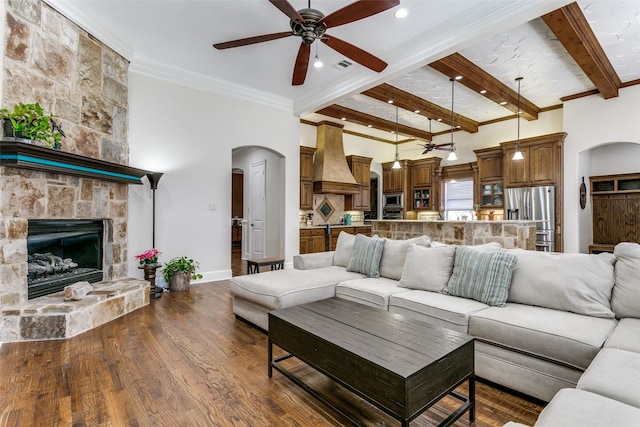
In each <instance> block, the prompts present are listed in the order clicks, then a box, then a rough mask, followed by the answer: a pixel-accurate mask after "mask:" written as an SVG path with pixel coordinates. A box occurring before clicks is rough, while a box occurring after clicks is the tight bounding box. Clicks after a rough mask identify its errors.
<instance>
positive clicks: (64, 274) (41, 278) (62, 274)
mask: <svg viewBox="0 0 640 427" xmlns="http://www.w3.org/2000/svg"><path fill="white" fill-rule="evenodd" d="M103 235H104V223H103V221H102V220H49V219H37V220H29V231H28V234H27V251H28V281H27V282H28V291H27V293H28V299H33V298H37V297H40V296H44V295H49V294H52V293H55V292H60V291H62V290H63V289H64V287H65V286H67V285H69V284H71V283H75V282H79V281H87V282H90V283H93V282H99V281H100V280H102V279H103V276H104V275H103V271H102V269H103V266H102V263H103Z"/></svg>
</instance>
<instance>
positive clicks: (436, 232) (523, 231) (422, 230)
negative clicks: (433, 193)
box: [371, 220, 536, 250]
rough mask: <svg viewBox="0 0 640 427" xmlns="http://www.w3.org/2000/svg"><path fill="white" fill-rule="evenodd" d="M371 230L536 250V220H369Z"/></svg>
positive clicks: (394, 235) (382, 234)
mask: <svg viewBox="0 0 640 427" xmlns="http://www.w3.org/2000/svg"><path fill="white" fill-rule="evenodd" d="M371 224H372V226H371V233H372V234H377V235H378V236H380V237H386V238H389V239H396V240H407V239H411V238H413V237H418V236H429V237H430V238H431V240H433V241H435V242H440V243H446V244H448V245H468V246H475V245H483V244H485V243H491V242H497V243H500V244H501V245H502V247H503V248H507V249H513V248H520V249H527V250H535V249H536V223H535V221H495V222H494V221H403V220H396V221H384V220H382V221H372V222H371Z"/></svg>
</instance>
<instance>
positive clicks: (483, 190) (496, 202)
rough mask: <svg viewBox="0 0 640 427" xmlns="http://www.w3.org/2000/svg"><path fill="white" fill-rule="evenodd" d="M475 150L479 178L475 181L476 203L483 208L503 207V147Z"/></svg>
mask: <svg viewBox="0 0 640 427" xmlns="http://www.w3.org/2000/svg"><path fill="white" fill-rule="evenodd" d="M473 151H474V153H476V158H477V159H478V161H477V169H478V179H477V181H476V182H475V183H474V185H475V197H474V204H477V205H481V206H482V207H483V208H502V207H503V206H504V183H503V180H502V173H503V166H502V163H503V156H504V153H503V152H502V147H491V148H483V149H480V150H473ZM512 156H513V154H512Z"/></svg>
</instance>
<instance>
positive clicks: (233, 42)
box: [213, 31, 293, 49]
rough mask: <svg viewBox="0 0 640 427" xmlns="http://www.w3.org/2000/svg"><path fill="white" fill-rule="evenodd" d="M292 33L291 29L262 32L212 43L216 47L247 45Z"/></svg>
mask: <svg viewBox="0 0 640 427" xmlns="http://www.w3.org/2000/svg"><path fill="white" fill-rule="evenodd" d="M292 35H293V31H284V32H282V33H272V34H264V35H262V36H255V37H246V38H244V39H238V40H231V41H228V42H224V43H216V44H214V45H213V47H215V48H216V49H229V48H231V47H239V46H247V45H250V44H255V43H262V42H268V41H270V40H276V39H281V38H284V37H289V36H292Z"/></svg>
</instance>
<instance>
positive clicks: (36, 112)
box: [0, 102, 65, 149]
mask: <svg viewBox="0 0 640 427" xmlns="http://www.w3.org/2000/svg"><path fill="white" fill-rule="evenodd" d="M54 117H55V116H53V115H52V114H46V113H45V112H44V110H43V109H42V107H41V106H40V104H38V103H35V104H23V103H22V102H20V103H18V104H16V105H15V106H14V107H13V111H9V110H7V109H6V108H3V109H1V110H0V118H1V119H3V120H4V137H5V139H10V140H13V141H17V142H33V141H38V142H40V143H42V144H43V145H44V146H46V147H49V148H56V149H60V146H61V144H62V143H61V138H62V137H63V136H65V134H64V132H63V131H62V128H61V127H60V125H59V124H58V123H57V122H56V121H55V120H54Z"/></svg>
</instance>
